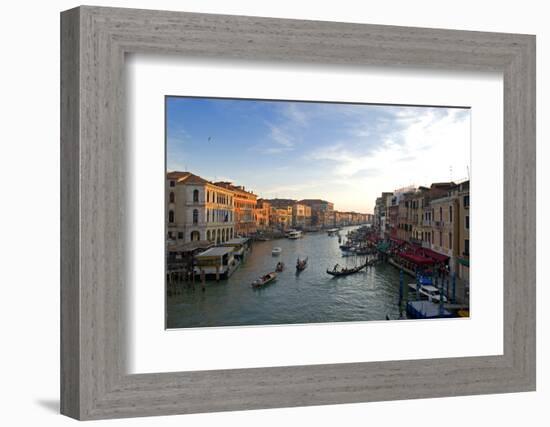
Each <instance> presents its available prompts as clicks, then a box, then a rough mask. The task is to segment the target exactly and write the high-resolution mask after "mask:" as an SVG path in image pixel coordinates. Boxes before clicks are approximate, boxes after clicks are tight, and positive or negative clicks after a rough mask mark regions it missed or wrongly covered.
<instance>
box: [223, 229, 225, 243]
mask: <svg viewBox="0 0 550 427" xmlns="http://www.w3.org/2000/svg"><path fill="white" fill-rule="evenodd" d="M222 242H225V228H224V229H223V230H222Z"/></svg>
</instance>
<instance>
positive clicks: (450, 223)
mask: <svg viewBox="0 0 550 427" xmlns="http://www.w3.org/2000/svg"><path fill="white" fill-rule="evenodd" d="M457 188H458V186H456V187H455V188H453V189H452V190H450V191H449V193H448V195H447V196H445V197H440V198H437V199H434V200H432V201H431V203H430V206H431V208H432V212H433V218H434V219H433V221H432V227H431V228H432V233H433V243H432V250H434V251H436V252H438V253H440V254H443V255H446V256H448V257H449V259H450V260H449V268H450V270H451V271H456V261H457V255H458V251H459V222H460V220H459V203H458V202H459V201H458V191H457Z"/></svg>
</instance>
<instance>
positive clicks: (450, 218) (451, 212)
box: [449, 206, 453, 222]
mask: <svg viewBox="0 0 550 427" xmlns="http://www.w3.org/2000/svg"><path fill="white" fill-rule="evenodd" d="M449 222H453V207H452V206H449Z"/></svg>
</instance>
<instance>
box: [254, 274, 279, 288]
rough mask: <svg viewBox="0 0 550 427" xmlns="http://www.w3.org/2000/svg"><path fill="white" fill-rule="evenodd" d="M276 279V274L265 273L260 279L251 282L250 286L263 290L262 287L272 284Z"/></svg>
mask: <svg viewBox="0 0 550 427" xmlns="http://www.w3.org/2000/svg"><path fill="white" fill-rule="evenodd" d="M276 278H277V273H275V272H274V271H272V272H271V273H267V274H266V275H264V276H262V277H258V278H257V279H256V280H254V281H253V282H252V284H251V286H252V287H253V288H263V287H264V286H266V285H268V284H269V283H271V282H273V281H274V280H275V279H276Z"/></svg>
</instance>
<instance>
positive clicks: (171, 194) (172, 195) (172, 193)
mask: <svg viewBox="0 0 550 427" xmlns="http://www.w3.org/2000/svg"><path fill="white" fill-rule="evenodd" d="M175 201H176V195H175V194H174V192H173V191H170V203H174V202H175Z"/></svg>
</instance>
